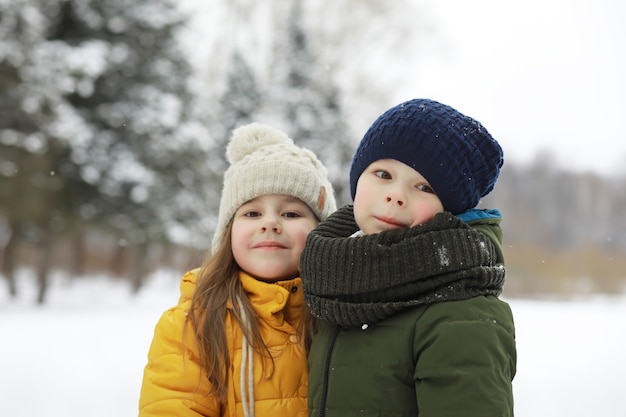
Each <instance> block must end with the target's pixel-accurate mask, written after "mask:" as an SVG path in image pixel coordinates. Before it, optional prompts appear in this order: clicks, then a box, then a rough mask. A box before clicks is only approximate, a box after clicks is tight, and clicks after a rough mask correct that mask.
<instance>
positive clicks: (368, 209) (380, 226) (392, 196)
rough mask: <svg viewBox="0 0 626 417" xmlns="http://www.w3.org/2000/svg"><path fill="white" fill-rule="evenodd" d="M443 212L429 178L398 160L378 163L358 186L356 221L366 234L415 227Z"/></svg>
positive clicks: (366, 173) (369, 170) (375, 162)
mask: <svg viewBox="0 0 626 417" xmlns="http://www.w3.org/2000/svg"><path fill="white" fill-rule="evenodd" d="M442 211H443V204H442V203H441V200H440V199H439V197H437V194H435V191H434V190H433V189H432V188H431V186H430V184H429V183H428V181H426V179H425V178H424V177H423V176H422V175H421V174H420V173H419V172H417V171H416V170H414V169H413V168H411V167H410V166H408V165H406V164H404V163H402V162H400V161H397V160H395V159H380V160H378V161H374V162H372V163H371V164H370V166H368V167H367V169H365V171H363V173H362V174H361V176H360V177H359V181H358V182H357V185H356V194H355V196H354V218H355V220H356V222H357V224H358V225H359V227H360V228H361V230H363V232H364V233H365V234H368V235H369V234H372V233H380V232H382V231H384V230H390V229H398V228H402V227H413V226H417V225H418V224H422V223H424V222H426V221H428V220H431V219H432V218H433V217H435V214H437V213H441V212H442Z"/></svg>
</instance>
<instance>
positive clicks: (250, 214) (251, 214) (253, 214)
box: [244, 210, 261, 217]
mask: <svg viewBox="0 0 626 417" xmlns="http://www.w3.org/2000/svg"><path fill="white" fill-rule="evenodd" d="M260 215H261V213H260V212H258V211H254V210H251V211H247V212H245V213H244V216H245V217H259V216H260Z"/></svg>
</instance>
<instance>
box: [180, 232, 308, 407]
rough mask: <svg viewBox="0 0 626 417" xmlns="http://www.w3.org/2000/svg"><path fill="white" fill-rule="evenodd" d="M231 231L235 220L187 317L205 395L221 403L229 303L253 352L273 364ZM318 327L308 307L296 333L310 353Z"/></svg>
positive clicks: (204, 270) (203, 270) (199, 282)
mask: <svg viewBox="0 0 626 417" xmlns="http://www.w3.org/2000/svg"><path fill="white" fill-rule="evenodd" d="M231 231H232V220H231V222H230V223H229V224H228V226H227V228H226V232H225V236H224V239H222V242H221V244H220V246H219V247H218V248H217V250H216V251H215V252H214V253H213V254H212V255H209V256H208V257H207V258H206V260H205V261H204V262H203V264H202V266H201V267H200V271H199V272H198V277H197V279H196V290H195V292H194V295H193V297H192V300H191V308H190V309H189V312H188V314H187V321H189V322H191V325H192V328H193V331H194V338H195V340H196V343H197V345H198V354H199V361H200V365H201V366H202V368H203V369H204V370H205V371H206V376H207V378H208V380H209V383H210V386H211V388H210V391H209V392H207V393H206V394H207V395H216V396H217V398H218V399H219V400H220V401H225V399H226V395H227V392H228V377H229V375H228V370H229V369H230V366H231V358H230V355H229V349H228V340H227V338H226V332H225V325H224V323H225V320H226V307H227V304H228V301H229V300H230V302H231V304H232V305H233V307H234V308H233V309H232V311H231V313H232V314H233V317H234V318H235V320H236V321H237V324H238V325H239V327H240V328H241V331H242V332H243V333H244V334H245V336H246V338H247V340H249V341H251V344H252V347H253V349H254V351H255V352H257V353H258V354H259V355H261V356H262V357H264V358H269V359H270V360H271V361H272V363H273V358H272V355H271V354H270V351H269V349H268V347H267V345H266V344H265V342H264V341H263V338H262V336H261V331H260V328H259V323H258V321H257V320H256V314H255V312H254V310H253V308H252V304H251V303H250V300H249V299H248V297H247V295H246V293H245V291H244V290H243V288H242V286H241V281H240V279H239V272H240V271H241V269H240V267H239V265H237V262H236V261H235V258H234V256H233V252H232V249H231ZM238 303H240V304H241V307H242V308H243V311H244V314H245V316H246V317H248V320H246V322H247V324H246V325H243V318H242V316H241V313H240V310H239V306H238ZM315 327H316V319H315V318H314V317H313V316H312V315H311V314H310V310H309V309H308V307H307V306H306V305H305V306H304V310H303V314H302V321H301V323H300V325H299V327H298V329H297V331H298V333H299V334H300V336H301V337H300V340H301V341H302V343H303V347H304V349H305V351H306V352H307V353H308V350H309V348H310V345H311V340H312V334H313V332H314V329H315ZM270 374H271V372H270Z"/></svg>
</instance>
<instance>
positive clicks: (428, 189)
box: [417, 184, 436, 194]
mask: <svg viewBox="0 0 626 417" xmlns="http://www.w3.org/2000/svg"><path fill="white" fill-rule="evenodd" d="M417 189H418V190H420V191H423V192H425V193H429V194H436V193H435V190H433V188H432V187H431V186H430V185H428V184H419V185H418V186H417Z"/></svg>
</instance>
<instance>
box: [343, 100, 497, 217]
mask: <svg viewBox="0 0 626 417" xmlns="http://www.w3.org/2000/svg"><path fill="white" fill-rule="evenodd" d="M380 159H395V160H397V161H400V162H402V163H404V164H406V165H408V166H410V167H411V168H413V169H415V170H416V171H417V172H419V173H420V174H421V175H422V176H424V178H425V179H426V180H427V181H428V182H429V183H430V185H431V186H432V187H433V189H434V190H435V193H437V196H438V197H439V199H440V200H441V202H442V203H443V207H444V209H445V210H446V211H450V212H451V213H453V214H458V213H462V212H463V211H465V210H467V209H469V208H473V207H476V205H477V204H478V203H479V201H480V199H481V198H482V197H484V196H486V195H487V194H488V193H489V192H490V191H491V190H492V189H493V187H494V185H495V183H496V180H497V179H498V176H499V174H500V168H501V167H502V164H503V155H502V148H501V147H500V145H499V144H498V142H496V141H495V140H494V139H493V137H492V136H491V135H490V134H489V132H487V129H485V128H484V127H483V126H482V125H481V124H480V123H479V122H477V121H476V120H474V119H472V118H471V117H468V116H465V115H464V114H461V113H460V112H458V111H457V110H455V109H453V108H452V107H450V106H447V105H445V104H441V103H439V102H436V101H433V100H427V99H414V100H410V101H407V102H404V103H402V104H399V105H397V106H395V107H392V108H391V109H389V110H387V111H386V112H385V113H383V114H382V115H381V116H380V117H378V119H376V121H375V122H374V123H373V124H372V126H371V127H370V128H369V129H368V130H367V132H366V133H365V135H364V136H363V139H362V140H361V143H360V144H359V146H358V148H357V150H356V153H355V155H354V158H353V160H352V167H351V169H350V190H351V193H352V198H353V199H354V196H355V194H356V185H357V181H358V180H359V177H360V176H361V174H362V173H363V171H364V170H365V169H366V168H367V167H368V166H369V165H370V164H371V163H372V162H375V161H377V160H380Z"/></svg>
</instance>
